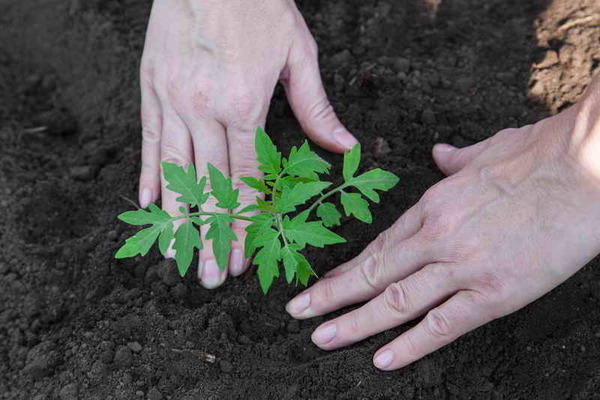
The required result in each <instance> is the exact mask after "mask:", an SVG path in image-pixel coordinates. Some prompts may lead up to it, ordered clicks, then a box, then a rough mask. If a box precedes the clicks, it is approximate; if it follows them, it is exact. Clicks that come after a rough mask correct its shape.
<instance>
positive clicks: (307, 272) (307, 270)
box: [296, 253, 317, 286]
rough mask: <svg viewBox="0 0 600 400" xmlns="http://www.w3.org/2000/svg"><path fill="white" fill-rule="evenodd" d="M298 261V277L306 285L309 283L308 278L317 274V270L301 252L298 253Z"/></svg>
mask: <svg viewBox="0 0 600 400" xmlns="http://www.w3.org/2000/svg"><path fill="white" fill-rule="evenodd" d="M296 261H298V265H297V266H296V277H297V278H298V281H299V282H300V283H301V284H303V285H304V286H306V285H308V280H309V279H310V277H311V276H317V274H316V273H315V271H314V270H313V269H312V267H311V266H310V263H309V262H308V260H307V259H306V258H305V257H304V256H303V255H302V254H300V253H296Z"/></svg>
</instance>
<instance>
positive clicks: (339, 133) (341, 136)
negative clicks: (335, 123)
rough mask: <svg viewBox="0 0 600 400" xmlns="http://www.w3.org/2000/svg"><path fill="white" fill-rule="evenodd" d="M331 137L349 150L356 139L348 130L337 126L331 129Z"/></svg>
mask: <svg viewBox="0 0 600 400" xmlns="http://www.w3.org/2000/svg"><path fill="white" fill-rule="evenodd" d="M333 138H334V139H335V141H336V142H338V143H339V144H340V145H341V146H343V147H345V148H346V149H348V150H350V149H351V148H352V147H354V145H355V144H356V143H358V141H357V140H356V138H355V137H354V136H352V134H351V133H350V132H348V131H347V130H346V129H345V128H337V129H336V130H335V131H333Z"/></svg>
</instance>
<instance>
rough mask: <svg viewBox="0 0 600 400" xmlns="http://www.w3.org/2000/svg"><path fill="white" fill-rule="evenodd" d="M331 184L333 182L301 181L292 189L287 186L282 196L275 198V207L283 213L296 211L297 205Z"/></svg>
mask: <svg viewBox="0 0 600 400" xmlns="http://www.w3.org/2000/svg"><path fill="white" fill-rule="evenodd" d="M330 185H331V182H308V183H303V182H300V183H297V184H296V185H295V186H294V187H293V188H291V189H288V188H287V187H285V188H283V191H282V192H281V197H279V198H278V199H276V200H275V209H276V210H277V211H278V212H280V213H282V214H285V213H289V212H292V211H295V210H296V206H299V205H302V204H304V203H305V202H306V201H308V200H309V199H310V198H311V197H314V196H316V195H318V194H319V193H321V192H322V191H323V190H324V189H326V188H327V187H329V186H330Z"/></svg>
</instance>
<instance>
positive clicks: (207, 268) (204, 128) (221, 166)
mask: <svg viewBox="0 0 600 400" xmlns="http://www.w3.org/2000/svg"><path fill="white" fill-rule="evenodd" d="M188 125H189V126H190V129H192V132H193V133H192V140H193V142H194V158H195V164H196V171H197V172H196V173H197V174H198V176H199V177H201V176H206V177H208V169H207V164H208V163H211V164H212V165H214V166H215V167H216V168H217V169H218V170H219V171H221V172H222V173H223V175H225V176H228V175H229V162H228V152H227V137H226V136H225V128H224V127H223V125H221V123H219V122H218V121H216V120H208V119H205V120H200V119H197V120H196V119H194V120H189V121H188ZM205 190H206V191H210V190H211V189H210V181H208V182H207V186H206V189H205ZM216 203H217V201H216V200H215V198H214V197H213V196H210V197H209V198H208V200H207V202H206V203H204V205H203V206H202V210H203V211H205V212H219V213H224V212H227V211H226V210H224V209H222V208H219V207H217V206H216ZM208 229H209V226H208V225H203V226H202V228H201V232H202V237H203V238H206V234H207V232H208ZM226 277H227V268H224V269H223V270H221V269H220V268H219V266H218V264H217V260H216V258H215V253H214V251H213V246H212V240H204V246H203V248H202V250H200V257H199V264H198V279H199V280H200V283H201V284H202V286H204V287H205V288H207V289H214V288H216V287H219V286H221V284H223V282H225V278H226Z"/></svg>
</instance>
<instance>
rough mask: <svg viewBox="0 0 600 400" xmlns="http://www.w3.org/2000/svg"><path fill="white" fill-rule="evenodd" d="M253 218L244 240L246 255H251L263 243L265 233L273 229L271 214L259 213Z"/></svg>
mask: <svg viewBox="0 0 600 400" xmlns="http://www.w3.org/2000/svg"><path fill="white" fill-rule="evenodd" d="M251 218H252V223H251V224H250V225H248V226H247V227H246V229H245V230H246V233H247V234H246V239H245V241H244V256H245V257H250V256H251V255H252V253H254V251H255V250H256V249H257V248H258V247H259V246H260V243H262V238H263V237H264V234H265V233H266V232H267V231H268V230H269V229H271V226H272V225H273V217H272V216H271V215H269V214H258V215H255V216H253V217H251Z"/></svg>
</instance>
